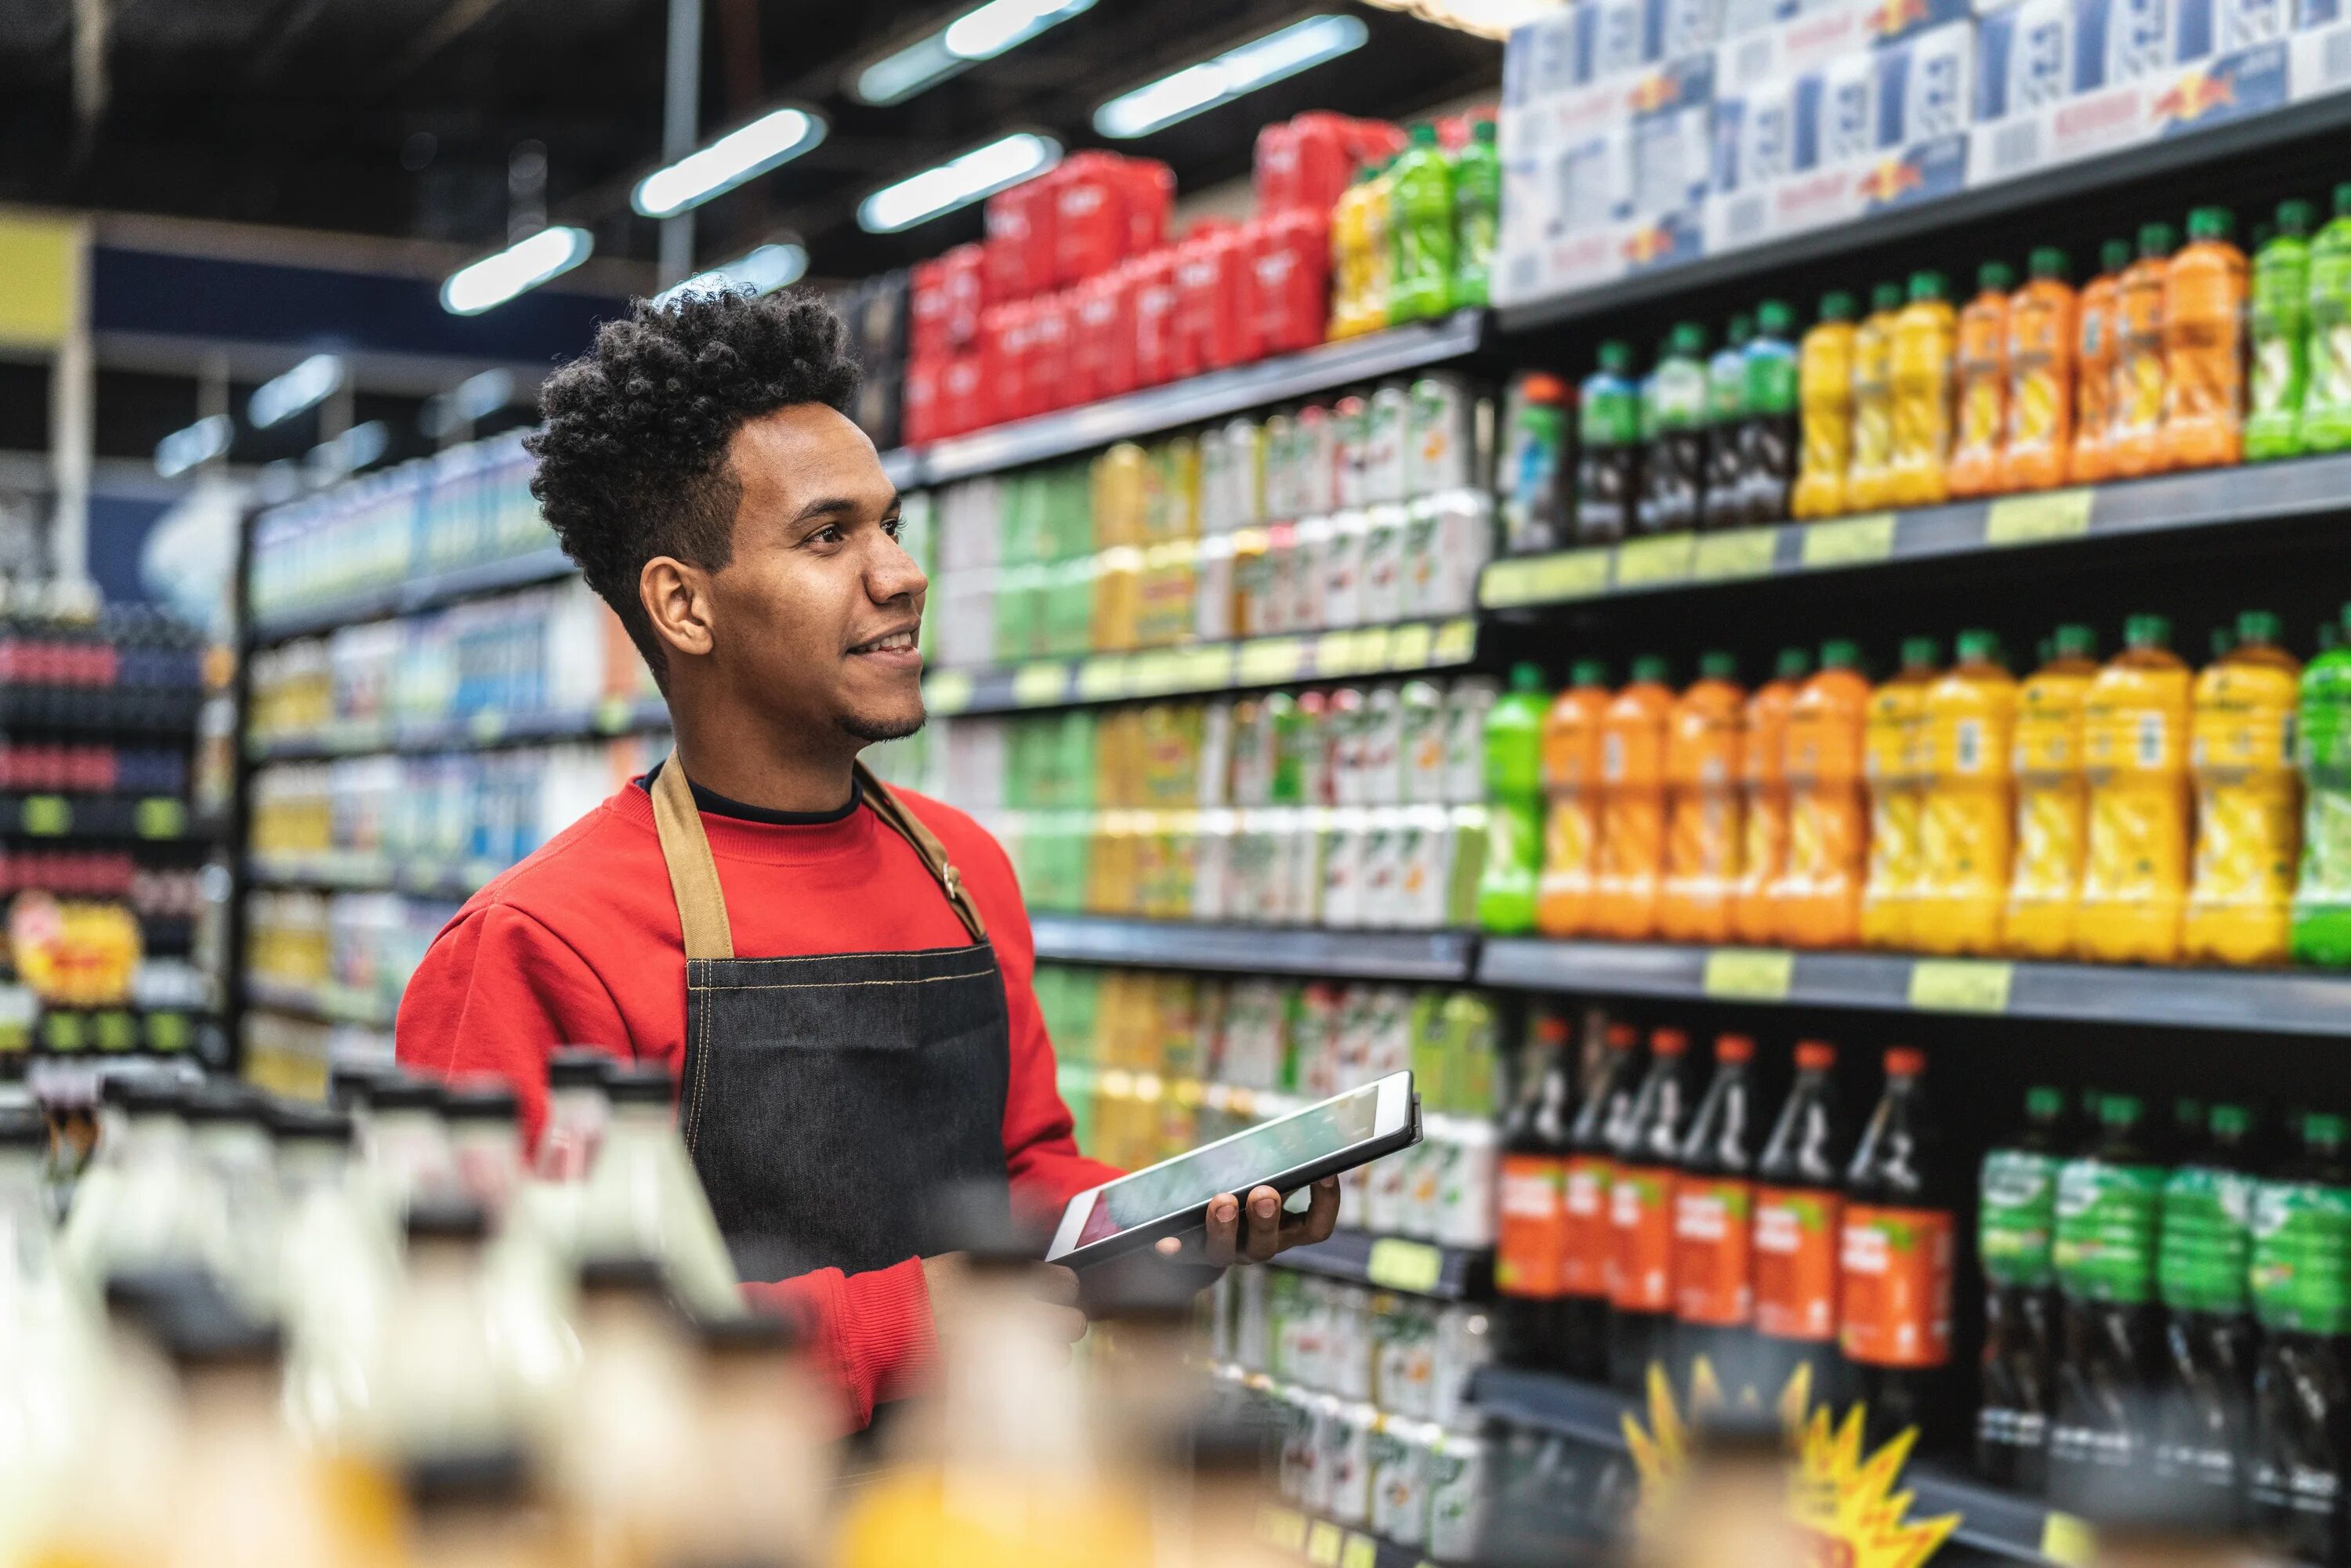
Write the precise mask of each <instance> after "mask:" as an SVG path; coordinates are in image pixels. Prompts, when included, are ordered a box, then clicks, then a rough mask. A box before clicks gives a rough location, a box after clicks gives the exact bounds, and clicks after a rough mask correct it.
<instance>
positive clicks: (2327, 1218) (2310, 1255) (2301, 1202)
mask: <svg viewBox="0 0 2351 1568" xmlns="http://www.w3.org/2000/svg"><path fill="white" fill-rule="evenodd" d="M2252 1229H2253V1247H2252V1294H2253V1309H2254V1311H2255V1312H2257V1313H2258V1314H2259V1315H2260V1317H2261V1320H2262V1324H2263V1326H2265V1327H2268V1328H2272V1329H2285V1330H2292V1331H2297V1332H2300V1333H2320V1334H2339V1333H2351V1189H2346V1188H2344V1187H2337V1186H2318V1185H2317V1184H2315V1183H2312V1182H2263V1183H2262V1184H2261V1186H2259V1187H2257V1188H2256V1189H2255V1191H2254V1194H2253V1227H2252Z"/></svg>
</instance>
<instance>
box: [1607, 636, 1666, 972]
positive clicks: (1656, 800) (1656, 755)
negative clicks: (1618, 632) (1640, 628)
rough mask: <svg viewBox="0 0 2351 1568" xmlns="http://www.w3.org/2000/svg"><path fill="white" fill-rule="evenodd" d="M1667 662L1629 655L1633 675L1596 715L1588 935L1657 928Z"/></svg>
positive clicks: (1648, 932)
mask: <svg viewBox="0 0 2351 1568" xmlns="http://www.w3.org/2000/svg"><path fill="white" fill-rule="evenodd" d="M1666 672H1667V665H1666V661H1665V660H1664V659H1663V658H1661V657H1659V656H1658V655H1656V654H1655V653H1646V654H1644V655H1642V656H1641V657H1640V658H1637V659H1635V660H1634V661H1633V682H1632V685H1628V686H1626V687H1625V689H1624V690H1623V691H1620V692H1618V693H1617V694H1616V695H1615V696H1614V699H1612V700H1611V701H1610V702H1609V704H1608V708H1607V711H1606V713H1605V714H1604V716H1602V718H1601V721H1600V851H1599V854H1598V855H1597V857H1596V858H1595V859H1594V861H1593V873H1592V920H1591V930H1592V932H1593V935H1594V936H1614V937H1619V938H1622V939H1623V940H1625V941H1628V942H1637V941H1641V940H1644V939H1645V938H1647V937H1650V936H1655V935H1656V930H1657V894H1658V893H1659V891H1660V889H1661V887H1662V885H1663V883H1664V881H1665V872H1666V716H1667V714H1668V713H1670V712H1671V711H1672V709H1673V706H1674V694H1673V693H1672V692H1670V691H1668V690H1667V689H1666Z"/></svg>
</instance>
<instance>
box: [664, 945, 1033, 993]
mask: <svg viewBox="0 0 2351 1568" xmlns="http://www.w3.org/2000/svg"><path fill="white" fill-rule="evenodd" d="M985 946H987V942H986V941H985V940H984V939H983V940H981V941H978V942H967V943H965V944H964V945H963V946H960V947H909V948H907V949H906V950H905V951H904V952H903V953H794V954H788V955H786V956H782V957H777V958H697V959H696V960H695V962H696V963H699V964H705V965H713V964H822V963H826V962H829V961H831V960H832V959H835V958H932V957H939V956H946V955H951V954H956V953H971V952H977V950H978V949H980V948H982V947H985ZM705 972H706V971H705ZM689 983H690V982H689ZM707 983H708V982H705V984H707Z"/></svg>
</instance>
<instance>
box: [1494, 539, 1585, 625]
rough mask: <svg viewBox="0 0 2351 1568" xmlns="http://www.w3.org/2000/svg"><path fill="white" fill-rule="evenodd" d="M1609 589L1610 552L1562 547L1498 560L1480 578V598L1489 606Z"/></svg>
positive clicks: (1579, 596) (1547, 600)
mask: <svg viewBox="0 0 2351 1568" xmlns="http://www.w3.org/2000/svg"><path fill="white" fill-rule="evenodd" d="M1607 591H1608V552H1607V551H1606V550H1604V549H1572V550H1562V551H1560V552H1558V553H1557V554H1555V555H1531V556H1527V557H1524V558H1522V559H1518V560H1498V561H1496V562H1495V563H1494V564H1493V565H1491V566H1489V567H1488V568H1487V569H1486V571H1485V575H1484V576H1482V577H1480V578H1479V580H1478V602H1479V603H1480V604H1482V605H1484V606H1485V607H1486V608H1487V609H1489V610H1509V609H1512V608H1514V607H1516V606H1518V605H1521V604H1556V603H1558V602H1560V601H1563V600H1571V599H1594V598H1597V597H1598V596H1600V595H1601V594H1604V593H1605V592H1607Z"/></svg>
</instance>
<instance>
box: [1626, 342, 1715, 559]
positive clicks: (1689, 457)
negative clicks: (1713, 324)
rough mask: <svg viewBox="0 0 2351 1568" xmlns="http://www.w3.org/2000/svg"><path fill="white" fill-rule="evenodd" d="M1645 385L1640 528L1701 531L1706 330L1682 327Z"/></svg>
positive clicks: (1644, 530) (1636, 515)
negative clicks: (1699, 524)
mask: <svg viewBox="0 0 2351 1568" xmlns="http://www.w3.org/2000/svg"><path fill="white" fill-rule="evenodd" d="M1706 411H1707V366H1706V329H1705V328H1703V327H1701V326H1699V325H1698V323H1697V322H1695V321H1683V322H1680V323H1678V324H1677V325H1676V326H1675V328H1674V330H1673V335H1672V336H1671V337H1670V338H1668V339H1667V340H1666V345H1665V348H1664V350H1662V351H1661V352H1660V353H1659V354H1658V356H1657V363H1656V369H1655V370H1653V371H1650V373H1649V378H1648V381H1647V382H1646V396H1645V397H1644V398H1643V399H1642V416H1641V499H1640V504H1639V506H1638V507H1635V512H1634V523H1635V527H1636V528H1638V530H1639V531H1640V532H1642V533H1644V534H1666V533H1676V532H1678V531H1680V530H1683V529H1686V528H1696V527H1697V526H1698V520H1699V516H1700V507H1702V506H1703V504H1704V500H1705V486H1706Z"/></svg>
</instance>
